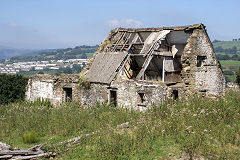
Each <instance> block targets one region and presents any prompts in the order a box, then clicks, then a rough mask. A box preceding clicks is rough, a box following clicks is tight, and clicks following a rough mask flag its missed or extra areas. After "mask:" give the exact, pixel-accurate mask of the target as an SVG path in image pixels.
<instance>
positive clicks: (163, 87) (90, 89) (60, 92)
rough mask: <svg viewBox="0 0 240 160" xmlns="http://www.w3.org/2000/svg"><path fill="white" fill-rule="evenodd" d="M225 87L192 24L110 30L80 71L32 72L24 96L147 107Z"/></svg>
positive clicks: (200, 28) (204, 38)
mask: <svg viewBox="0 0 240 160" xmlns="http://www.w3.org/2000/svg"><path fill="white" fill-rule="evenodd" d="M86 84H87V85H86ZM224 93H225V79H224V76H223V74H222V70H221V66H220V64H219V62H218V61H217V59H216V56H215V54H214V49H213V46H212V44H211V41H210V39H209V37H208V34H207V32H206V29H205V26H204V25H203V24H197V25H191V26H180V27H159V28H137V29H134V28H116V29H114V30H111V31H110V33H109V35H108V36H107V38H106V39H105V40H104V41H103V42H102V43H101V45H100V46H99V48H98V49H97V51H96V52H95V54H94V56H93V57H92V58H91V59H90V60H89V61H88V63H87V66H86V67H85V68H84V70H83V71H82V72H81V74H80V75H62V76H59V77H56V76H49V75H48V76H46V75H36V76H33V77H31V78H30V80H29V84H28V88H27V93H26V97H27V99H28V100H32V101H33V100H35V99H37V98H44V99H49V100H50V101H52V102H53V103H63V102H67V101H80V102H81V103H82V104H83V105H93V104H95V103H96V102H100V103H104V102H107V103H113V104H114V105H117V106H129V107H138V108H147V107H149V106H151V105H152V104H156V105H157V104H160V103H162V102H163V101H164V100H166V99H167V98H168V97H172V98H174V99H176V98H184V97H186V96H192V95H194V94H199V95H203V96H209V97H212V96H214V97H216V96H221V95H223V94H224Z"/></svg>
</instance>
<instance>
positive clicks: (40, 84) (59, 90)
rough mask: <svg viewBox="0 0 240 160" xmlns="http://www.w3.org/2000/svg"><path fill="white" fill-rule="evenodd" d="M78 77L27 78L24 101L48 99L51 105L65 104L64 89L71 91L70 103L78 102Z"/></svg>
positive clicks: (36, 76) (50, 76)
mask: <svg viewBox="0 0 240 160" xmlns="http://www.w3.org/2000/svg"><path fill="white" fill-rule="evenodd" d="M78 79H79V77H78V75H61V76H59V77H57V76H52V75H35V76H32V77H30V78H29V81H28V85H27V90H26V100H29V101H36V100H37V99H41V100H42V99H48V100H50V101H51V103H52V104H60V103H63V102H66V93H65V90H64V89H65V88H71V89H72V93H71V94H72V96H71V97H72V101H78V100H79V95H80V90H79V87H78Z"/></svg>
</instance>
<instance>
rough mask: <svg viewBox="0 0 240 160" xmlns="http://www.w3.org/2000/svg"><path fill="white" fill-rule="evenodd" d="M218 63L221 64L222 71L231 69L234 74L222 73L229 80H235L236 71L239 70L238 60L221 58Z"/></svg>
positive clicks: (239, 63) (239, 62)
mask: <svg viewBox="0 0 240 160" xmlns="http://www.w3.org/2000/svg"><path fill="white" fill-rule="evenodd" d="M220 64H221V66H222V69H223V71H233V73H234V75H224V76H225V77H227V79H228V80H230V81H231V82H235V81H236V72H238V71H239V68H240V61H233V60H221V61H220Z"/></svg>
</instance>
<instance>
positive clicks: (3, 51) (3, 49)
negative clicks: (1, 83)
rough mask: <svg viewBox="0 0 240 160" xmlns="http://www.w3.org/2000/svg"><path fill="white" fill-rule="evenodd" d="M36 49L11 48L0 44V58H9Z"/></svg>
mask: <svg viewBox="0 0 240 160" xmlns="http://www.w3.org/2000/svg"><path fill="white" fill-rule="evenodd" d="M35 51H36V50H29V49H17V48H11V47H7V46H0V60H2V59H9V58H11V57H13V56H19V55H23V54H29V53H32V52H35Z"/></svg>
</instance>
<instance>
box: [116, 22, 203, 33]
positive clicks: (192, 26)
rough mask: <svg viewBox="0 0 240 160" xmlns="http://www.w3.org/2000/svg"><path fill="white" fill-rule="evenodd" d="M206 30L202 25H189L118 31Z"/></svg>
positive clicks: (120, 29) (121, 30)
mask: <svg viewBox="0 0 240 160" xmlns="http://www.w3.org/2000/svg"><path fill="white" fill-rule="evenodd" d="M197 28H201V29H205V26H204V25H203V24H202V23H200V24H194V25H188V26H175V27H157V28H119V29H118V31H120V32H124V31H125V32H126V31H127V32H141V31H148V32H153V31H161V30H189V29H197Z"/></svg>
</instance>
